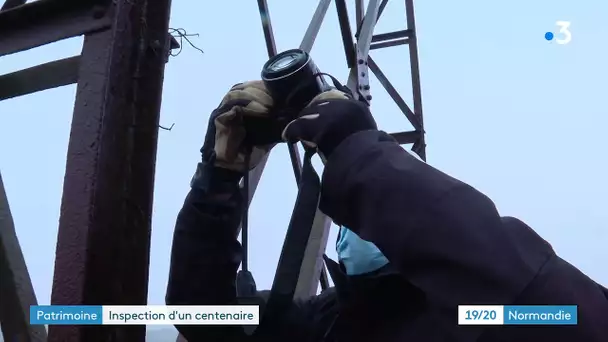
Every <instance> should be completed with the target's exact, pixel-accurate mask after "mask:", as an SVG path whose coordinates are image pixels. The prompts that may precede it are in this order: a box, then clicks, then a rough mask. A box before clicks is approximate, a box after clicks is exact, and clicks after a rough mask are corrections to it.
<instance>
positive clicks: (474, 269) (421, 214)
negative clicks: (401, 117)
mask: <svg viewBox="0 0 608 342" xmlns="http://www.w3.org/2000/svg"><path fill="white" fill-rule="evenodd" d="M320 208H321V210H322V211H323V212H325V213H326V214H327V215H329V216H330V217H332V218H333V219H334V221H336V223H338V224H341V225H344V226H347V227H349V228H351V229H352V230H353V231H355V232H356V233H357V234H359V236H361V238H363V239H365V240H368V241H371V242H373V243H374V244H376V245H377V246H378V248H379V249H380V250H381V251H382V252H383V253H384V255H385V256H386V257H387V258H388V259H389V261H390V262H391V264H393V265H394V266H395V267H396V268H397V269H398V270H399V271H400V272H401V274H403V275H404V276H405V277H406V278H407V279H408V281H409V282H411V283H412V284H413V285H414V286H416V287H417V288H419V289H420V290H422V291H423V292H424V293H425V294H426V297H427V298H428V301H429V304H430V305H433V306H435V307H440V308H441V309H442V310H446V311H445V312H447V313H448V314H449V315H453V316H452V317H454V319H455V317H456V313H455V310H456V307H457V305H459V304H460V305H462V304H480V303H483V304H492V303H495V304H508V303H511V302H512V301H513V300H514V299H515V298H516V297H517V296H518V294H520V293H521V292H522V291H523V290H524V288H525V287H526V286H527V285H528V284H529V283H530V282H531V281H532V279H533V278H534V277H535V275H536V274H537V273H538V271H539V269H540V268H541V267H542V265H543V264H545V263H546V262H547V260H549V259H550V258H551V257H552V256H553V255H554V252H553V250H552V248H551V246H550V245H549V244H548V243H547V242H546V241H544V240H543V239H542V238H540V237H539V236H538V235H537V234H536V233H534V232H533V231H532V230H531V229H530V228H529V227H528V226H526V225H525V224H524V223H523V222H521V221H519V220H517V219H513V218H501V217H500V216H499V214H498V212H497V210H496V208H495V206H494V203H493V202H492V201H491V200H490V199H489V198H488V197H486V196H485V195H483V194H482V193H480V192H479V191H477V190H475V189H474V188H472V187H471V186H469V185H467V184H465V183H463V182H461V181H459V180H457V179H454V178H452V177H450V176H448V175H447V174H445V173H443V172H441V171H439V170H437V169H435V168H433V167H431V166H429V165H428V164H426V163H424V162H422V161H420V160H418V159H417V158H416V157H414V156H413V155H412V154H410V153H409V152H407V151H406V150H404V149H403V148H402V147H401V146H399V145H398V144H397V143H396V142H395V141H394V139H393V138H391V137H390V136H389V135H388V134H386V133H384V132H381V131H378V130H367V131H361V132H358V133H355V134H353V135H352V136H350V137H348V138H347V139H346V140H344V141H343V142H342V143H341V144H340V145H339V146H338V147H337V148H336V149H335V150H334V151H333V152H332V154H331V156H330V157H329V160H328V162H327V165H326V167H325V170H324V175H323V184H322V195H321V202H320Z"/></svg>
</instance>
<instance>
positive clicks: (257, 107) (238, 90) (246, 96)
mask: <svg viewBox="0 0 608 342" xmlns="http://www.w3.org/2000/svg"><path fill="white" fill-rule="evenodd" d="M272 107H273V99H272V97H271V96H270V94H269V93H268V90H267V89H266V87H265V86H264V83H263V82H262V81H249V82H245V83H241V84H237V85H235V86H234V87H232V88H231V89H230V91H229V92H228V94H226V96H224V98H223V100H222V102H221V104H220V106H219V107H218V109H216V111H215V112H214V113H213V114H212V118H211V119H212V121H213V123H214V125H215V146H214V150H215V155H216V159H215V165H216V166H219V167H222V168H226V169H230V170H233V171H239V172H246V171H248V170H250V169H252V168H254V167H255V166H257V164H258V163H259V162H260V161H261V160H262V158H264V156H265V155H266V154H267V153H268V152H269V151H270V150H271V149H272V147H274V145H276V143H272V144H269V145H264V146H253V147H247V146H245V144H244V142H245V137H246V130H245V126H244V125H243V121H244V119H245V118H246V117H248V116H249V117H258V118H269V117H270V115H271V109H272ZM210 124H211V122H210ZM207 134H212V132H211V131H209V132H208V133H207ZM248 149H250V150H251V157H250V161H249V165H245V156H246V154H247V153H248Z"/></svg>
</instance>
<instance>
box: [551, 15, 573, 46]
mask: <svg viewBox="0 0 608 342" xmlns="http://www.w3.org/2000/svg"><path fill="white" fill-rule="evenodd" d="M555 26H557V33H553V32H551V31H549V32H547V33H545V39H546V40H547V41H549V42H551V41H554V42H556V43H557V44H560V45H566V44H568V43H570V41H571V40H572V33H571V32H570V22H569V21H562V20H559V21H557V22H555Z"/></svg>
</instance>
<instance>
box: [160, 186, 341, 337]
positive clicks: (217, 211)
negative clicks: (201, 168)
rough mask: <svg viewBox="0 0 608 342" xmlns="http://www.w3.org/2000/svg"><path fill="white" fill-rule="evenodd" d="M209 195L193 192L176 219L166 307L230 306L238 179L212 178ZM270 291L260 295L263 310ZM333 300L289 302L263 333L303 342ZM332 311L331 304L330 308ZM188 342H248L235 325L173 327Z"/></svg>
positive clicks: (236, 257)
mask: <svg viewBox="0 0 608 342" xmlns="http://www.w3.org/2000/svg"><path fill="white" fill-rule="evenodd" d="M212 177H215V178H212V181H211V182H210V183H211V184H212V186H211V187H210V188H209V190H201V189H198V188H193V189H191V190H190V192H189V194H188V196H187V197H186V200H185V203H184V206H183V208H182V209H181V211H180V213H179V216H178V218H177V223H176V226H175V232H174V236H173V246H172V252H171V266H170V274H169V284H168V289H167V296H166V302H167V304H168V305H233V304H238V302H239V301H238V298H237V297H236V287H235V279H236V272H237V269H238V267H239V264H240V262H241V256H242V251H241V245H240V243H239V242H238V240H237V237H238V227H239V224H240V219H241V213H242V210H243V198H242V195H241V192H240V191H239V186H238V180H230V181H226V180H222V179H220V178H221V177H217V176H212ZM267 295H268V291H260V292H259V293H258V300H257V301H256V302H259V303H260V304H261V306H262V308H261V310H262V309H263V305H264V303H265V301H266V297H267ZM332 298H333V296H332V295H327V294H326V295H324V296H322V297H318V298H317V297H315V298H312V299H310V300H307V301H303V302H297V303H293V305H292V307H291V308H290V310H289V312H286V313H285V315H284V316H283V318H282V319H283V321H281V322H263V324H264V325H265V328H264V329H263V330H264V331H266V332H267V333H270V334H272V335H273V337H275V338H279V340H281V339H282V340H285V341H287V340H290V341H300V340H302V341H303V340H305V339H306V338H307V337H308V336H310V334H312V333H314V332H315V329H313V328H314V327H312V326H311V325H316V323H315V319H318V312H319V310H323V307H324V306H327V304H328V303H330V302H332V301H333V299H332ZM330 306H331V305H330ZM176 328H177V329H178V331H179V332H180V333H181V334H182V335H183V336H184V337H185V338H186V339H187V340H188V341H189V342H196V341H230V342H236V341H248V340H249V339H248V338H247V335H246V334H245V333H244V331H243V329H242V327H239V326H208V325H199V326H183V325H182V326H177V327H176Z"/></svg>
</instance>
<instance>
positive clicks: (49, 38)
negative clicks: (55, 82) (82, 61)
mask: <svg viewBox="0 0 608 342" xmlns="http://www.w3.org/2000/svg"><path fill="white" fill-rule="evenodd" d="M111 3H112V0H38V1H34V2H31V3H27V4H25V5H21V6H17V7H15V8H12V9H9V10H4V11H0V56H4V55H9V54H12V53H15V52H20V51H24V50H28V49H31V48H35V47H38V46H41V45H45V44H48V43H52V42H55V41H58V40H62V39H66V38H71V37H76V36H80V35H83V34H86V33H89V32H94V31H97V30H103V29H106V28H108V27H110V26H111V24H112V13H111V12H110V11H109V9H111V8H113V6H111V5H110V4H111Z"/></svg>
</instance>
